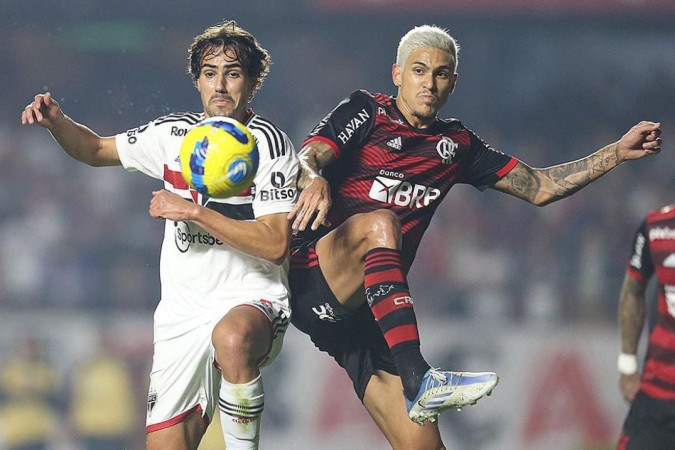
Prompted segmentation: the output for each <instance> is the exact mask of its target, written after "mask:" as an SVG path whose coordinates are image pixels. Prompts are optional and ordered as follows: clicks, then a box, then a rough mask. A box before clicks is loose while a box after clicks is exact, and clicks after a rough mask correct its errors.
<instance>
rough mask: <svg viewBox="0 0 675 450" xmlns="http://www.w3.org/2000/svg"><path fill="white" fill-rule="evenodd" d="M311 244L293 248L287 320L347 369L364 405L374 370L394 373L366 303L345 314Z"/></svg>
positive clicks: (389, 353) (382, 337)
mask: <svg viewBox="0 0 675 450" xmlns="http://www.w3.org/2000/svg"><path fill="white" fill-rule="evenodd" d="M315 243H316V241H313V242H310V243H306V244H303V245H302V246H300V247H299V248H295V249H294V250H293V253H292V256H291V270H290V273H289V284H290V288H291V309H292V311H293V314H292V315H291V322H292V323H293V325H294V326H295V327H296V328H297V329H298V330H300V331H302V332H303V333H305V334H307V335H309V337H310V339H311V340H312V342H313V343H314V345H315V346H316V347H317V348H318V349H319V350H321V351H324V352H326V353H328V354H329V355H331V356H332V357H333V358H334V359H335V361H337V363H338V364H339V365H340V366H341V367H342V368H344V369H345V370H346V371H347V374H348V375H349V378H350V379H351V380H352V384H353V386H354V390H355V391H356V394H357V395H358V396H359V399H361V401H363V396H364V393H365V390H366V386H367V385H368V382H369V381H370V377H371V376H372V375H373V373H374V372H375V370H377V369H380V370H384V371H386V372H389V373H392V374H394V375H397V374H398V372H397V371H396V366H395V365H394V362H393V359H392V357H391V352H390V351H389V347H388V346H387V343H386V341H385V340H384V336H383V335H382V331H380V327H379V326H378V324H377V322H376V321H375V318H374V317H373V314H372V313H371V311H370V308H369V307H368V305H367V304H366V303H364V304H363V305H361V307H360V308H358V309H357V310H355V311H349V310H347V309H346V308H344V307H343V306H342V305H341V304H340V303H339V302H338V300H337V299H336V298H335V295H333V292H332V291H331V290H330V288H329V287H328V283H327V282H326V279H325V278H324V276H323V273H321V268H320V266H319V261H318V258H316V253H315V252H314V247H315Z"/></svg>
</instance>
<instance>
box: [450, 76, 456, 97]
mask: <svg viewBox="0 0 675 450" xmlns="http://www.w3.org/2000/svg"><path fill="white" fill-rule="evenodd" d="M456 86H457V74H456V73H455V74H454V75H453V76H452V87H451V88H450V93H451V94H452V93H453V92H455V87H456Z"/></svg>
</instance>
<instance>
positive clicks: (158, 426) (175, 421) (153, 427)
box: [145, 405, 209, 433]
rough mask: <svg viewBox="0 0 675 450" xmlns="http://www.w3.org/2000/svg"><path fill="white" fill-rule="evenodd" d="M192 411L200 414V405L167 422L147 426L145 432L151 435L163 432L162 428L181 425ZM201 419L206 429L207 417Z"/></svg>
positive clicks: (207, 424)
mask: <svg viewBox="0 0 675 450" xmlns="http://www.w3.org/2000/svg"><path fill="white" fill-rule="evenodd" d="M194 411H199V412H200V413H202V407H201V405H195V406H193V407H192V408H190V409H188V410H187V411H185V412H184V413H180V414H178V415H177V416H176V417H173V418H171V419H169V420H165V421H164V422H160V423H155V424H153V425H148V426H146V427H145V432H146V433H152V432H154V431H159V430H163V429H164V428H169V427H172V426H174V425H176V424H178V423H181V422H182V421H183V419H185V418H186V417H187V416H188V415H190V414H191V413H193V412H194ZM202 418H203V419H204V425H206V426H207V427H208V426H209V418H208V416H207V415H203V416H202Z"/></svg>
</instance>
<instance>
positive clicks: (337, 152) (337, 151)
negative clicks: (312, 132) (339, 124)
mask: <svg viewBox="0 0 675 450" xmlns="http://www.w3.org/2000/svg"><path fill="white" fill-rule="evenodd" d="M312 141H319V142H323V143H324V144H328V145H329V146H330V148H331V149H332V150H333V153H335V157H336V158H339V157H340V149H339V148H338V146H337V144H336V143H335V142H333V141H331V140H330V139H328V138H325V137H323V136H312V137H310V138H307V139H305V142H303V143H302V147H304V146H305V145H307V144H309V143H310V142H312Z"/></svg>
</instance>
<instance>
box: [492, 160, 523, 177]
mask: <svg viewBox="0 0 675 450" xmlns="http://www.w3.org/2000/svg"><path fill="white" fill-rule="evenodd" d="M516 164H518V159H516V158H513V157H512V158H511V161H509V162H508V163H506V165H505V166H504V167H502V168H501V169H499V170H498V171H497V176H498V177H499V178H502V177H503V176H504V175H506V174H507V173H509V172H511V169H513V168H514V167H516Z"/></svg>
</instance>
